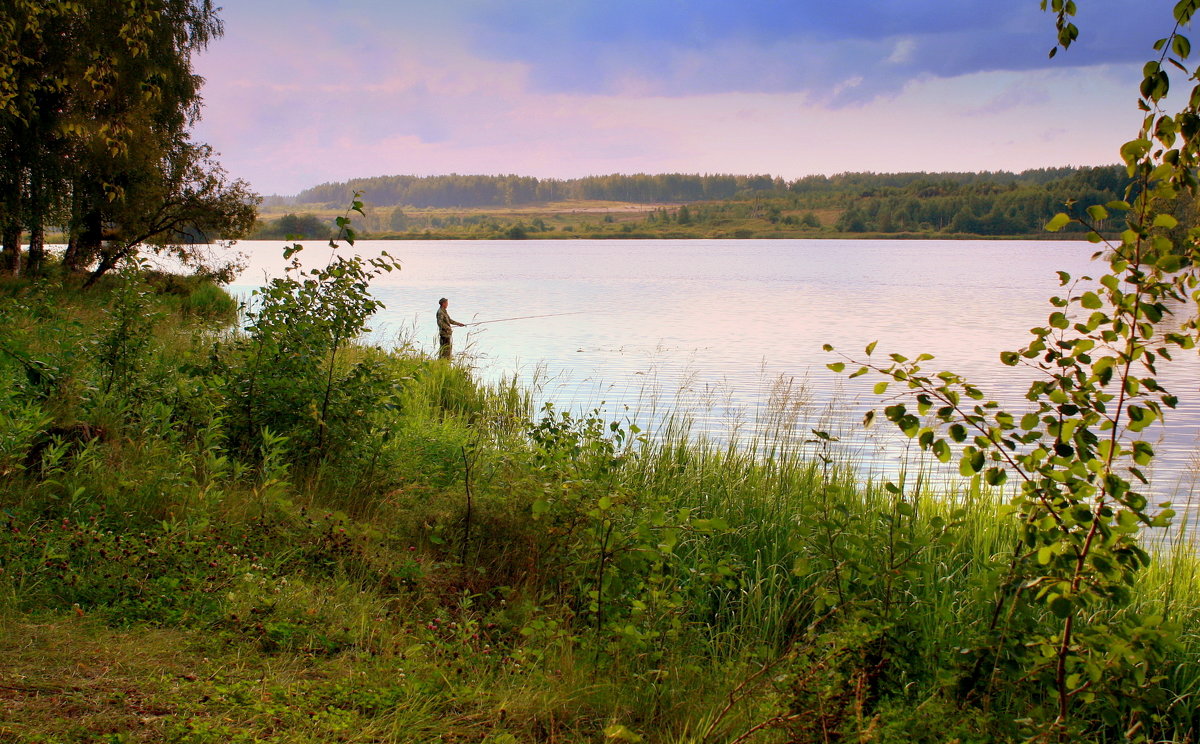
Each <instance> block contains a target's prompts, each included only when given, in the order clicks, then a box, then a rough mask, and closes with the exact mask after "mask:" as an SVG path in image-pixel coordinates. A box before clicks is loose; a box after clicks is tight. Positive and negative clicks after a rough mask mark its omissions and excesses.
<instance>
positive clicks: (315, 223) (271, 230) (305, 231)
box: [251, 213, 330, 240]
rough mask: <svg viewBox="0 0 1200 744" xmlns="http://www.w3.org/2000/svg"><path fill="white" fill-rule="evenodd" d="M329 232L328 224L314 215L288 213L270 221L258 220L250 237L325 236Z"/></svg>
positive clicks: (263, 238) (265, 238) (256, 238)
mask: <svg viewBox="0 0 1200 744" xmlns="http://www.w3.org/2000/svg"><path fill="white" fill-rule="evenodd" d="M329 232H330V230H329V225H327V224H326V223H325V222H324V221H323V220H322V219H321V218H320V217H317V216H316V215H313V214H301V215H297V214H291V213H289V214H285V215H284V216H282V217H280V218H278V219H275V220H271V221H270V222H265V223H262V222H260V223H259V224H258V225H257V226H256V228H255V230H254V234H253V235H252V236H251V237H252V238H253V239H254V240H267V239H270V238H298V239H304V238H326V237H328V236H329Z"/></svg>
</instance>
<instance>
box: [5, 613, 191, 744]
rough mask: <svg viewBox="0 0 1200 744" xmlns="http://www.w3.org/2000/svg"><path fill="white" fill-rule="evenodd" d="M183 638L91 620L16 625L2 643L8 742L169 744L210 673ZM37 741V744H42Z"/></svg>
mask: <svg viewBox="0 0 1200 744" xmlns="http://www.w3.org/2000/svg"><path fill="white" fill-rule="evenodd" d="M185 645H186V642H185V637H184V636H183V635H182V634H180V633H178V632H175V631H168V630H149V629H138V630H134V631H123V630H114V629H111V628H104V627H99V626H96V625H94V624H92V623H90V622H89V621H88V620H87V619H86V618H77V619H73V620H61V619H54V620H51V621H49V622H46V623H8V624H6V625H5V627H4V628H3V634H2V635H0V741H5V742H25V741H44V740H55V739H57V740H61V741H89V740H95V739H97V738H98V737H103V736H109V735H113V734H121V735H123V739H116V740H118V741H120V740H123V741H130V742H156V741H162V740H163V737H162V734H163V731H162V723H163V721H164V720H165V719H166V718H168V717H170V716H173V715H175V714H176V713H177V712H178V711H177V705H178V703H179V701H181V700H185V699H187V698H188V697H189V696H188V694H187V692H186V688H188V687H196V686H198V680H199V679H200V677H199V675H200V674H203V673H204V671H205V670H204V669H203V667H201V668H197V665H196V657H195V656H194V655H192V654H189V653H185V651H184V647H185ZM35 737H36V738H35Z"/></svg>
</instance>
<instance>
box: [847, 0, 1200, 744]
mask: <svg viewBox="0 0 1200 744" xmlns="http://www.w3.org/2000/svg"><path fill="white" fill-rule="evenodd" d="M1042 5H1043V8H1045V7H1046V3H1045V2H1043V4H1042ZM1074 8H1075V6H1074V3H1070V2H1067V3H1064V2H1061V1H1060V0H1055V2H1054V3H1053V10H1054V11H1055V12H1056V13H1057V19H1058V29H1059V37H1058V38H1059V44H1060V45H1061V46H1063V47H1064V48H1065V47H1067V46H1069V45H1070V43H1071V42H1072V41H1073V40H1074V39H1075V38H1076V36H1077V34H1078V30H1077V29H1076V28H1075V27H1074V25H1073V24H1072V23H1071V22H1070V20H1069V19H1070V16H1072V15H1073V14H1074ZM1194 10H1195V6H1194V4H1193V3H1190V2H1181V3H1179V4H1178V6H1177V7H1176V9H1175V20H1176V26H1175V29H1174V30H1173V32H1172V34H1171V35H1170V36H1169V37H1167V38H1166V39H1163V40H1161V41H1160V42H1158V43H1157V44H1156V46H1155V48H1156V50H1163V57H1162V59H1160V60H1159V61H1158V62H1150V63H1147V65H1146V67H1145V70H1144V73H1145V80H1144V81H1143V84H1142V88H1141V92H1142V100H1141V101H1140V103H1141V106H1142V108H1143V109H1144V110H1145V111H1147V112H1149V114H1148V116H1147V117H1146V119H1145V122H1144V126H1143V131H1142V133H1141V136H1140V137H1139V138H1138V139H1136V140H1133V141H1132V142H1129V143H1127V144H1126V145H1125V146H1124V147H1122V150H1121V154H1122V158H1123V159H1124V160H1125V163H1126V168H1127V172H1128V175H1129V177H1130V178H1131V179H1132V181H1133V185H1131V186H1130V187H1129V188H1128V189H1127V190H1126V192H1125V194H1124V195H1123V196H1124V198H1122V199H1113V200H1108V201H1107V203H1105V204H1092V205H1090V206H1088V207H1087V209H1086V210H1083V212H1082V213H1080V215H1079V216H1077V217H1075V218H1072V217H1071V216H1069V215H1068V214H1066V213H1063V214H1059V215H1058V216H1056V217H1055V218H1053V219H1052V220H1050V222H1049V223H1048V225H1047V229H1049V230H1052V231H1054V230H1059V229H1062V228H1063V227H1065V226H1066V225H1068V224H1069V223H1071V222H1072V221H1075V222H1077V223H1079V224H1080V225H1082V226H1083V227H1084V228H1085V229H1086V230H1088V231H1089V232H1088V239H1089V240H1091V241H1092V242H1094V243H1105V241H1104V240H1103V238H1102V236H1101V234H1100V227H1099V225H1100V223H1102V222H1104V221H1107V220H1109V219H1110V215H1112V214H1117V215H1119V216H1121V217H1123V221H1124V223H1125V224H1126V226H1127V227H1126V229H1125V231H1124V232H1123V233H1122V234H1121V237H1120V240H1119V242H1116V241H1113V242H1107V243H1106V251H1105V252H1102V253H1097V254H1096V258H1097V259H1103V261H1104V262H1105V265H1106V268H1107V272H1105V273H1102V274H1100V275H1099V276H1098V277H1097V278H1095V279H1094V280H1093V279H1092V278H1091V277H1083V278H1081V279H1080V280H1078V281H1075V280H1072V278H1071V277H1070V276H1069V275H1067V274H1066V273H1065V272H1060V273H1059V277H1060V280H1061V284H1062V286H1063V287H1064V289H1065V292H1064V294H1063V295H1062V296H1056V297H1053V298H1051V300H1050V302H1051V305H1052V306H1053V307H1054V310H1053V312H1051V313H1050V315H1049V317H1048V320H1047V323H1046V325H1045V326H1042V327H1038V328H1034V329H1033V331H1032V334H1033V340H1032V341H1031V342H1030V343H1029V344H1028V345H1027V346H1026V347H1024V348H1022V349H1020V350H1018V351H1015V352H1004V353H1002V354H1001V360H1002V361H1003V362H1004V363H1005V364H1007V365H1010V366H1018V365H1022V366H1026V367H1028V368H1030V369H1031V370H1032V371H1033V373H1034V378H1035V379H1034V381H1033V383H1032V384H1031V385H1030V388H1029V392H1028V394H1027V395H1026V398H1027V400H1028V401H1029V402H1030V404H1031V407H1030V408H1029V409H1028V410H1026V411H1024V412H1020V411H1018V412H1009V411H1007V410H1005V409H1004V408H1003V407H1002V406H1001V405H1000V404H999V403H998V402H996V401H991V400H987V399H986V396H985V394H984V392H983V391H981V390H980V389H978V388H977V387H975V386H974V385H972V384H970V383H969V382H968V381H966V380H965V379H963V378H961V377H960V376H958V375H955V374H953V373H950V372H939V373H937V374H935V375H929V374H928V373H925V372H924V371H923V369H922V366H921V365H923V364H925V363H926V362H927V361H929V360H930V359H932V357H930V356H929V355H927V354H922V355H919V356H918V357H916V359H914V360H910V359H908V358H906V357H905V356H903V355H900V354H892V355H891V356H890V361H885V362H876V361H873V359H872V353H873V351H874V348H875V344H874V343H872V344H870V345H868V346H867V347H866V350H865V353H866V357H867V360H866V361H865V362H864V363H862V364H861V365H858V364H856V365H855V366H857V370H856V371H854V372H852V373H851V376H859V375H862V374H866V373H868V372H869V371H872V370H873V371H875V372H876V373H879V374H881V375H883V376H885V377H886V378H889V379H890V380H891V381H893V382H896V383H899V384H900V385H902V386H903V388H904V389H905V390H906V391H907V393H906V394H905V395H903V396H902V398H903V400H904V402H897V403H895V404H893V405H891V406H888V407H887V408H885V409H884V415H885V417H886V418H887V419H888V420H889V421H891V422H892V423H893V424H895V425H896V426H897V427H898V428H899V429H900V430H901V431H903V432H904V433H905V434H907V435H908V436H909V437H912V438H914V439H916V440H917V441H918V443H919V444H920V446H921V448H922V449H925V450H927V451H930V452H932V453H933V454H934V455H935V456H936V457H937V458H938V459H940V460H942V461H949V460H950V459H951V458H952V457H953V456H954V455H953V449H954V447H955V446H956V445H961V454H960V455H959V470H960V472H961V473H962V474H963V475H964V476H967V477H974V478H983V479H984V480H985V481H986V482H987V483H988V484H990V485H993V486H999V485H1002V484H1003V483H1005V482H1006V481H1008V480H1010V479H1013V480H1016V481H1017V483H1018V489H1017V493H1016V494H1015V495H1014V496H1013V498H1012V501H1011V503H1010V506H1009V513H1010V515H1011V516H1012V517H1013V518H1015V519H1016V520H1017V522H1018V524H1019V525H1020V536H1019V540H1018V541H1017V542H1016V545H1015V547H1014V549H1013V551H1012V555H1011V561H1010V565H1009V568H1008V571H1007V575H1006V576H1005V578H1004V580H1003V582H1002V583H1001V584H1000V585H999V587H998V590H997V593H996V598H995V609H994V611H993V613H992V620H991V621H990V623H989V625H988V631H989V633H988V634H989V636H990V638H989V639H988V640H986V641H985V642H984V643H983V644H981V645H980V646H979V647H978V648H977V649H976V651H975V655H976V661H975V665H974V667H973V668H972V669H971V671H970V673H969V674H968V676H967V678H966V680H965V681H966V684H967V686H968V688H970V689H971V690H972V692H973V694H975V695H978V696H981V697H983V698H985V699H987V698H989V697H991V696H992V695H993V694H994V692H995V687H996V685H997V684H1013V685H1016V684H1032V685H1034V686H1036V687H1040V689H1042V690H1044V691H1045V694H1046V703H1044V704H1038V705H1034V706H1032V707H1031V709H1030V711H1029V715H1028V719H1027V724H1028V727H1029V737H1030V738H1031V739H1036V740H1057V741H1073V740H1077V739H1079V738H1080V737H1093V736H1096V735H1097V734H1098V731H1099V730H1100V729H1102V728H1103V727H1106V726H1107V727H1117V726H1119V727H1121V728H1122V729H1124V730H1127V731H1128V732H1129V733H1128V734H1127V735H1129V736H1133V735H1134V734H1135V732H1138V731H1139V730H1140V729H1141V728H1142V727H1143V726H1144V725H1145V723H1146V716H1147V715H1148V714H1149V712H1150V711H1152V710H1154V709H1155V707H1156V706H1157V705H1159V704H1160V703H1161V700H1160V699H1158V696H1160V695H1161V694H1162V691H1161V687H1160V682H1161V681H1162V679H1163V675H1164V674H1165V669H1164V666H1163V663H1164V659H1165V658H1166V655H1167V654H1168V653H1169V651H1170V649H1172V648H1173V647H1174V644H1175V643H1176V640H1175V639H1176V636H1177V634H1178V632H1179V627H1178V626H1177V625H1175V624H1173V623H1171V622H1169V621H1168V620H1167V619H1166V618H1164V617H1163V616H1162V615H1158V614H1143V613H1140V612H1136V611H1133V610H1132V609H1131V608H1129V604H1130V601H1131V596H1132V587H1134V586H1135V585H1136V584H1137V582H1138V581H1139V580H1140V577H1141V576H1142V575H1143V574H1144V572H1145V569H1146V568H1147V566H1149V564H1150V561H1151V558H1150V555H1149V554H1148V553H1147V552H1146V550H1145V549H1143V548H1142V547H1141V546H1140V544H1139V541H1138V533H1139V532H1140V530H1141V528H1142V527H1143V526H1150V527H1158V528H1162V527H1166V526H1167V525H1169V523H1170V521H1171V518H1172V516H1173V511H1172V510H1171V509H1170V508H1168V505H1162V506H1161V507H1160V508H1155V507H1154V506H1153V505H1151V504H1149V503H1148V501H1147V499H1146V498H1145V497H1144V496H1143V495H1142V494H1141V493H1140V492H1139V491H1138V485H1137V484H1138V483H1142V484H1145V483H1147V482H1148V481H1147V476H1146V475H1145V473H1144V470H1145V468H1146V467H1147V466H1149V465H1150V463H1151V462H1152V460H1153V458H1154V450H1153V447H1152V445H1151V444H1150V443H1149V442H1147V441H1144V440H1143V439H1142V438H1141V433H1142V432H1143V431H1144V430H1145V429H1146V428H1147V427H1148V426H1149V425H1150V424H1152V423H1153V422H1154V421H1156V420H1158V419H1160V418H1162V417H1163V416H1164V415H1166V413H1167V412H1168V411H1169V409H1171V408H1174V407H1175V406H1176V404H1177V399H1176V397H1175V396H1174V395H1172V394H1171V393H1170V392H1169V391H1167V390H1165V389H1164V388H1163V387H1162V386H1161V385H1160V384H1159V382H1158V380H1157V367H1158V365H1159V364H1160V363H1167V362H1169V361H1170V360H1171V358H1172V355H1173V353H1175V351H1177V350H1179V351H1187V350H1191V349H1194V348H1195V346H1196V341H1197V336H1198V332H1197V318H1196V316H1195V313H1196V310H1197V304H1198V303H1200V290H1198V289H1197V287H1198V286H1200V277H1198V276H1197V273H1196V270H1195V267H1196V265H1197V261H1200V248H1197V245H1198V242H1197V240H1198V239H1200V228H1191V229H1189V230H1187V231H1186V233H1185V234H1184V235H1183V236H1182V239H1181V240H1178V241H1177V240H1174V239H1172V235H1171V233H1169V232H1168V231H1170V230H1172V229H1173V228H1176V227H1177V225H1178V222H1177V220H1176V218H1175V217H1174V216H1172V214H1171V213H1170V212H1171V209H1172V207H1173V204H1174V202H1175V201H1176V199H1177V197H1178V194H1179V191H1180V190H1191V189H1193V188H1194V187H1195V186H1196V180H1195V176H1194V173H1193V165H1192V164H1193V163H1194V162H1195V157H1196V154H1195V153H1196V148H1197V143H1196V141H1194V139H1193V135H1195V134H1196V133H1198V132H1200V129H1197V128H1196V127H1195V126H1194V122H1195V121H1200V118H1198V112H1197V110H1196V107H1197V105H1198V104H1200V97H1197V96H1193V98H1192V100H1191V102H1190V103H1188V104H1187V105H1185V107H1184V109H1183V111H1181V112H1180V113H1178V114H1176V115H1174V116H1171V115H1168V114H1166V113H1163V112H1162V111H1161V110H1160V108H1159V106H1160V104H1161V103H1162V101H1163V98H1164V96H1165V95H1166V93H1167V88H1168V85H1169V83H1168V77H1167V75H1166V73H1165V72H1163V71H1162V67H1161V62H1162V61H1163V60H1164V59H1169V61H1172V62H1174V63H1175V65H1176V66H1177V67H1180V68H1181V69H1182V68H1183V60H1186V58H1187V57H1188V54H1189V51H1190V45H1189V43H1188V41H1187V39H1186V38H1185V37H1183V36H1181V35H1179V33H1178V32H1179V27H1180V26H1181V25H1185V24H1186V23H1187V22H1188V21H1189V20H1190V18H1191V14H1192V13H1193V12H1194ZM1172 55H1173V56H1172ZM1196 92H1197V93H1200V86H1198V87H1197V88H1196ZM1176 144H1179V146H1178V147H1175V145H1176ZM1177 312H1181V313H1183V314H1184V319H1183V322H1182V324H1181V330H1180V331H1179V332H1175V331H1172V330H1170V329H1166V330H1164V329H1163V326H1162V323H1163V321H1164V319H1166V318H1170V317H1171V316H1173V315H1175V314H1176V313H1177ZM827 349H830V347H827ZM830 350H831V349H830ZM847 360H848V361H853V360H851V359H850V358H849V357H847ZM829 366H830V367H831V368H832V369H834V370H835V371H838V372H841V371H843V370H844V369H845V363H843V362H837V363H834V364H831V365H829ZM888 386H889V382H888V381H884V382H880V383H879V384H878V385H877V386H876V392H877V393H883V392H884V391H886V390H887V388H888ZM914 404H915V405H914ZM910 406H912V407H911V408H910ZM873 416H874V412H871V413H870V414H868V419H870V418H872V417H873ZM929 417H931V418H932V421H933V422H935V424H934V425H931V424H929V423H926V421H923V419H927V418H929ZM936 424H941V426H942V427H944V428H938V427H937V426H936ZM1030 612H1032V613H1033V614H1032V615H1030Z"/></svg>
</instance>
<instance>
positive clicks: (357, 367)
mask: <svg viewBox="0 0 1200 744" xmlns="http://www.w3.org/2000/svg"><path fill="white" fill-rule="evenodd" d="M352 210H353V211H357V212H360V213H361V211H362V203H361V202H359V201H357V200H355V202H354V205H353V207H352ZM338 227H339V229H340V230H341V231H342V234H343V235H345V237H346V238H347V242H349V243H350V245H353V244H354V238H355V235H354V231H353V229H352V228H351V227H350V220H349V218H348V217H339V218H338ZM329 247H330V248H331V249H336V248H337V242H336V240H330V242H329ZM302 250H303V247H302V246H301V245H300V244H294V245H292V246H291V247H289V248H287V249H285V251H284V258H285V259H291V261H290V263H289V264H288V266H287V268H286V273H285V275H284V276H282V277H277V278H275V279H272V280H271V282H270V283H269V284H268V285H267V286H266V287H264V288H262V289H259V290H255V292H254V293H253V300H252V306H251V308H250V309H249V310H248V311H247V320H248V323H247V328H246V336H245V337H244V338H242V339H239V340H238V341H237V342H236V343H235V354H234V358H233V360H232V361H225V360H218V363H219V364H220V365H222V366H223V367H224V374H225V375H226V377H227V379H228V389H227V395H228V399H229V403H228V406H229V410H230V413H231V416H232V418H231V420H230V426H231V432H232V436H233V438H234V441H235V442H236V443H237V444H238V445H239V446H240V447H241V448H242V449H243V450H244V451H252V450H254V449H256V448H257V443H258V441H259V436H260V433H261V432H262V431H263V430H264V429H270V430H271V431H273V432H274V433H275V434H276V435H278V436H282V437H284V438H285V439H287V440H289V441H290V444H291V446H292V447H293V448H294V454H295V456H296V457H303V458H307V457H309V456H310V455H315V458H316V460H318V461H319V460H321V459H322V458H324V457H325V455H326V454H327V449H328V447H330V446H331V445H333V444H335V443H338V444H343V445H345V444H348V443H351V442H354V441H356V440H359V439H361V438H362V437H363V436H365V435H366V434H367V432H368V431H369V426H370V418H369V416H367V415H366V411H367V409H368V407H370V406H373V405H379V404H381V403H386V391H387V390H388V389H389V385H388V382H387V380H386V378H385V377H384V375H383V374H382V370H381V368H380V365H379V364H378V363H376V362H375V361H374V360H372V359H371V358H369V357H368V358H364V359H361V360H359V361H356V362H353V363H350V364H349V365H348V366H346V365H343V364H342V360H341V359H340V358H339V352H340V351H342V350H343V349H344V348H345V346H346V345H348V344H350V343H352V342H353V341H354V340H355V339H356V338H357V337H358V336H359V335H360V334H362V333H363V332H364V331H366V330H367V328H366V322H367V319H368V318H370V316H371V315H372V314H374V313H375V311H376V310H378V309H379V308H380V306H381V305H382V303H380V302H379V301H378V300H376V299H374V298H373V297H372V296H371V295H370V293H369V285H370V281H371V279H372V278H374V277H376V276H378V275H379V274H382V273H385V272H390V271H393V270H396V269H398V268H399V267H400V264H399V262H397V261H396V260H395V259H393V258H392V257H391V256H389V255H388V254H387V253H386V252H385V253H383V254H382V255H381V256H379V257H378V258H372V259H368V260H365V261H364V260H363V259H362V258H360V257H358V256H354V257H352V258H345V257H342V256H333V257H331V259H330V262H329V264H328V265H327V266H325V267H324V268H319V269H311V270H305V269H304V268H303V267H302V264H301V261H300V255H299V254H300V252H301V251H302Z"/></svg>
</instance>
